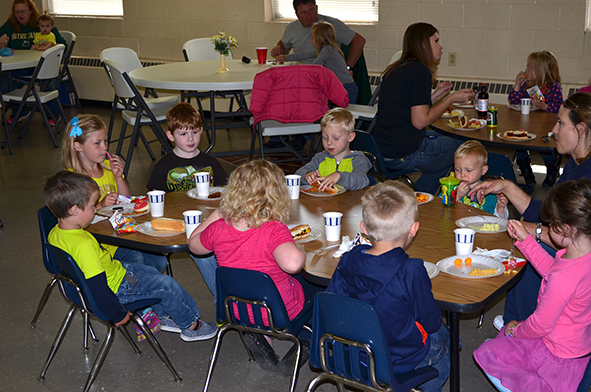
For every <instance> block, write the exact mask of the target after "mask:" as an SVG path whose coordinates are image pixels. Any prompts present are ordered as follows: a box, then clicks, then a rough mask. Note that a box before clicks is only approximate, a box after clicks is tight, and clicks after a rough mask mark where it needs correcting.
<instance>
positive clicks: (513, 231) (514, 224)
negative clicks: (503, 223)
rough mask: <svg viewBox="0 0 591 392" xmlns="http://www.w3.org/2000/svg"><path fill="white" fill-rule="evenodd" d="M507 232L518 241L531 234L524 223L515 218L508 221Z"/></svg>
mask: <svg viewBox="0 0 591 392" xmlns="http://www.w3.org/2000/svg"><path fill="white" fill-rule="evenodd" d="M507 233H509V236H510V237H511V238H515V239H516V240H517V241H523V240H525V239H526V238H527V236H528V235H529V233H528V232H527V229H526V228H525V227H524V226H523V223H522V222H520V221H518V220H515V219H511V220H509V222H508V223H507Z"/></svg>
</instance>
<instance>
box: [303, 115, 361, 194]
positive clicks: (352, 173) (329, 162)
mask: <svg viewBox="0 0 591 392" xmlns="http://www.w3.org/2000/svg"><path fill="white" fill-rule="evenodd" d="M320 126H321V127H322V146H323V147H324V151H322V152H320V153H318V154H316V155H314V157H313V158H312V160H311V161H310V162H309V163H308V164H307V165H305V166H303V167H301V168H300V169H298V170H297V171H296V174H299V175H300V176H302V182H303V183H308V184H312V183H314V182H316V181H319V182H320V187H319V188H318V189H319V190H324V189H325V188H327V187H329V186H331V185H334V184H339V185H342V186H344V187H345V188H347V189H350V190H357V189H363V188H365V187H366V186H368V185H369V178H368V177H367V172H368V171H369V170H370V169H371V162H370V161H369V159H367V157H366V156H365V154H363V152H361V151H351V149H350V148H349V143H351V142H352V141H353V139H355V132H353V130H354V128H355V118H354V117H353V115H352V114H351V112H349V111H348V110H347V109H343V108H335V109H332V110H329V111H328V112H326V114H325V115H324V117H322V121H321V123H320Z"/></svg>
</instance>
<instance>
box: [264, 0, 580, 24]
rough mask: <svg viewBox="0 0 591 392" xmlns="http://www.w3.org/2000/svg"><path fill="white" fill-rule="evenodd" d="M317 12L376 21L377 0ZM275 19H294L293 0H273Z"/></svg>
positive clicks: (340, 2) (334, 3) (325, 3)
mask: <svg viewBox="0 0 591 392" xmlns="http://www.w3.org/2000/svg"><path fill="white" fill-rule="evenodd" d="M588 1H589V0H588ZM316 5H318V13H319V14H322V15H328V16H332V17H333V18H337V19H340V20H342V21H343V22H377V21H378V20H379V14H378V11H379V1H378V0H316ZM273 14H274V18H275V19H295V18H296V15H295V11H294V9H293V0H273Z"/></svg>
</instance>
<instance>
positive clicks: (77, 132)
mask: <svg viewBox="0 0 591 392" xmlns="http://www.w3.org/2000/svg"><path fill="white" fill-rule="evenodd" d="M70 125H71V126H72V129H71V130H70V136H72V137H78V136H80V135H82V128H80V127H79V126H78V117H74V118H73V119H72V120H71V121H70Z"/></svg>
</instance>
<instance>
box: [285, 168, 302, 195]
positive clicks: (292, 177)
mask: <svg viewBox="0 0 591 392" xmlns="http://www.w3.org/2000/svg"><path fill="white" fill-rule="evenodd" d="M301 178H302V176H300V175H297V174H288V175H287V176H285V183H286V184H287V190H288V192H289V198H290V199H292V200H295V199H299V198H300V180H301Z"/></svg>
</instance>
